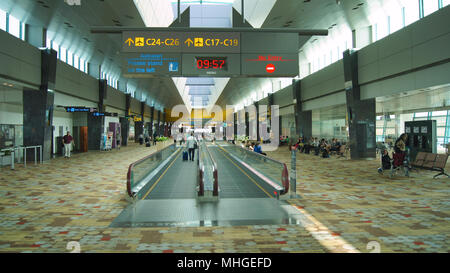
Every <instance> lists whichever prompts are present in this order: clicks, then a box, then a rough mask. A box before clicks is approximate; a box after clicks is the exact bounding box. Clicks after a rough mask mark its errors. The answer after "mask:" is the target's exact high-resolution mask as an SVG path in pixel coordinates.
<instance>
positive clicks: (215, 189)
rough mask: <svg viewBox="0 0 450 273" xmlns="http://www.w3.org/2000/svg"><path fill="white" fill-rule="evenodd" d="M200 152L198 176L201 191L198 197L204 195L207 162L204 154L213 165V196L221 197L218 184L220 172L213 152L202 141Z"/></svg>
mask: <svg viewBox="0 0 450 273" xmlns="http://www.w3.org/2000/svg"><path fill="white" fill-rule="evenodd" d="M198 148H199V152H198V158H199V176H198V185H199V191H198V196H203V195H204V189H205V185H204V178H205V160H207V159H206V158H204V154H206V156H207V157H208V159H209V160H210V161H211V163H212V177H213V180H214V181H213V196H218V195H219V182H218V171H217V162H216V161H215V160H214V158H213V156H212V155H211V152H210V151H209V149H208V146H207V145H206V143H205V142H204V141H203V140H202V141H201V142H200V143H199V145H198Z"/></svg>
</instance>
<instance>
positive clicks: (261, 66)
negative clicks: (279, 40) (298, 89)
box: [241, 53, 299, 77]
mask: <svg viewBox="0 0 450 273" xmlns="http://www.w3.org/2000/svg"><path fill="white" fill-rule="evenodd" d="M241 64H242V71H241V74H243V75H247V76H255V77H295V76H296V75H298V73H299V68H298V54H284V53H282V54H242V55H241Z"/></svg>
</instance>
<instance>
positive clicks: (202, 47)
mask: <svg viewBox="0 0 450 273" xmlns="http://www.w3.org/2000/svg"><path fill="white" fill-rule="evenodd" d="M240 36H241V35H240V33H235V32H188V33H184V37H183V43H182V46H183V48H182V52H183V53H184V52H187V53H212V52H214V53H240V49H241V41H240Z"/></svg>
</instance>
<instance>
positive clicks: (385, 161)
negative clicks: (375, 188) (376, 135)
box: [378, 149, 391, 173]
mask: <svg viewBox="0 0 450 273" xmlns="http://www.w3.org/2000/svg"><path fill="white" fill-rule="evenodd" d="M390 168H391V157H390V156H389V153H388V151H387V150H386V149H384V150H383V154H382V156H381V168H378V172H379V173H382V172H383V171H384V170H389V169H390Z"/></svg>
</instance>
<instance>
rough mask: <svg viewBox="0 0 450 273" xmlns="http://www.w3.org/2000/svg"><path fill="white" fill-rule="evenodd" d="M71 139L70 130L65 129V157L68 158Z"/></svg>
mask: <svg viewBox="0 0 450 273" xmlns="http://www.w3.org/2000/svg"><path fill="white" fill-rule="evenodd" d="M72 141H73V137H72V136H71V135H70V132H69V131H67V134H66V135H65V136H64V137H63V144H64V157H65V158H70V149H71V148H72Z"/></svg>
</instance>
